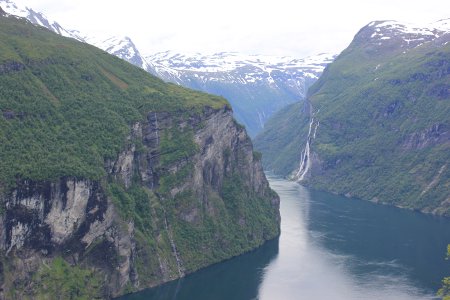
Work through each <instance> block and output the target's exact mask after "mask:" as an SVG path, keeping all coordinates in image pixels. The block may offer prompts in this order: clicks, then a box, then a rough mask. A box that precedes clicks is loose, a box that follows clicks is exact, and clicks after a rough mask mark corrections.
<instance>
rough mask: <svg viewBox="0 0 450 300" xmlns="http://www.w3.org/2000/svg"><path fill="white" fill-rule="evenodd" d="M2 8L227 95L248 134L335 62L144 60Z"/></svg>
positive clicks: (7, 1) (112, 43)
mask: <svg viewBox="0 0 450 300" xmlns="http://www.w3.org/2000/svg"><path fill="white" fill-rule="evenodd" d="M0 7H1V8H2V9H3V10H4V11H5V12H6V13H8V14H10V15H15V16H19V17H23V18H26V19H28V20H29V21H30V22H31V23H33V24H36V25H40V26H44V27H46V28H47V29H49V30H51V31H53V32H55V33H57V34H61V35H63V36H66V37H71V38H74V39H76V40H79V41H81V42H85V43H89V44H91V45H94V46H96V47H98V48H100V49H102V50H104V51H106V52H108V53H110V54H113V55H115V56H117V57H119V58H121V59H124V60H126V61H128V62H130V63H132V64H134V65H136V66H138V67H140V68H143V69H144V70H146V71H147V72H149V73H151V74H153V75H156V76H158V77H160V78H162V79H163V80H165V81H170V82H174V83H177V84H180V85H183V86H186V87H189V88H193V89H197V90H200V91H205V92H209V93H212V94H216V95H221V96H223V97H225V98H227V99H228V100H229V101H230V103H231V105H232V107H233V109H234V112H235V117H236V118H237V119H238V121H239V122H241V123H242V124H244V125H245V126H246V127H247V130H248V132H249V133H250V135H251V136H254V135H256V134H257V133H258V132H259V131H260V130H261V129H262V128H263V127H264V123H265V122H266V120H267V119H268V118H269V117H270V116H271V115H272V114H273V113H274V112H276V111H278V110H279V109H281V108H283V107H284V106H286V105H287V104H289V103H292V102H295V101H299V100H300V99H302V98H304V97H305V95H306V92H307V89H308V87H309V86H310V85H311V84H312V83H314V81H316V80H317V78H318V77H319V76H320V74H321V73H322V71H323V69H324V68H325V66H326V65H327V64H328V63H330V62H331V61H332V60H333V55H329V54H320V55H317V56H314V57H309V58H305V59H296V58H292V57H275V56H262V55H243V54H239V53H225V52H223V53H217V54H213V55H201V54H189V55H187V54H176V53H173V52H170V51H168V52H161V53H156V54H152V55H149V56H147V57H146V58H144V57H143V55H141V52H140V51H139V49H138V48H137V47H136V45H135V44H134V43H133V41H132V40H131V39H130V38H129V37H126V36H125V37H98V36H91V35H89V34H85V33H81V32H79V31H77V30H68V29H65V28H63V27H62V26H61V25H59V24H58V23H57V22H55V21H52V20H50V19H49V18H48V17H46V16H45V15H44V14H43V13H40V12H36V11H34V10H33V9H31V8H28V7H25V6H20V5H17V4H15V3H14V2H13V1H11V0H0Z"/></svg>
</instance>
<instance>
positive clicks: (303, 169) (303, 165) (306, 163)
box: [294, 111, 319, 182]
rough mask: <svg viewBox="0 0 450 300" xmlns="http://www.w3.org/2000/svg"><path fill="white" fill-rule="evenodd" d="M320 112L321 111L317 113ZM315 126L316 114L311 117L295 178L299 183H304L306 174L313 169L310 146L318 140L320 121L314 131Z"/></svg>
mask: <svg viewBox="0 0 450 300" xmlns="http://www.w3.org/2000/svg"><path fill="white" fill-rule="evenodd" d="M317 112H319V111H317ZM313 125H314V114H312V116H311V121H310V122H309V130H308V136H307V138H306V145H305V148H304V149H303V150H302V154H301V156H300V165H299V168H298V171H297V173H296V174H295V176H294V179H295V180H296V181H297V182H300V181H302V180H303V179H305V176H306V174H307V173H308V171H309V169H310V168H311V164H312V162H311V154H310V151H311V150H310V147H311V146H310V145H311V140H313V139H315V138H316V133H317V128H318V127H319V121H317V123H315V125H314V131H313V130H312V128H313ZM311 132H313V134H312V136H311Z"/></svg>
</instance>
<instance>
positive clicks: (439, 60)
mask: <svg viewBox="0 0 450 300" xmlns="http://www.w3.org/2000/svg"><path fill="white" fill-rule="evenodd" d="M372 30H374V29H373V27H370V26H368V27H366V28H364V29H362V30H361V31H360V33H358V35H357V36H356V37H355V39H354V41H353V42H352V44H351V45H350V46H349V47H348V48H347V49H346V50H345V51H343V52H342V53H341V54H340V55H339V56H338V57H337V59H336V60H335V61H334V62H333V63H332V64H330V65H329V66H328V67H327V69H326V70H325V72H324V73H323V75H322V76H321V78H320V79H319V80H318V81H317V82H316V83H315V84H314V85H313V86H312V87H311V88H310V90H309V97H308V103H309V104H310V105H311V106H312V109H311V111H310V112H308V119H309V118H310V117H312V115H313V116H314V120H315V122H316V123H315V124H314V125H315V126H316V125H317V131H316V136H315V138H313V139H312V141H311V157H310V159H313V161H312V169H311V170H310V173H309V175H310V176H309V177H307V178H306V179H307V180H306V183H307V184H309V185H311V186H313V187H315V188H318V189H324V190H328V191H331V192H334V193H339V194H343V195H344V194H347V195H352V196H355V197H359V198H363V199H367V200H372V201H376V202H382V203H388V204H393V205H398V206H402V207H407V208H411V209H418V210H422V211H425V212H433V213H437V214H443V215H449V214H450V203H449V201H450V198H449V194H448V191H449V186H450V165H449V161H450V143H449V136H450V105H449V99H450V94H449V91H450V86H449V84H448V82H449V80H450V66H449V61H450V44H448V42H447V43H444V41H437V40H436V41H433V42H428V43H424V44H422V45H418V46H416V47H413V48H407V47H406V46H404V45H403V44H396V43H397V42H399V41H397V40H395V39H394V38H392V41H391V40H389V39H388V38H386V39H387V40H388V42H385V43H386V46H384V44H383V43H382V42H380V43H378V42H377V41H372V39H371V38H370V37H371V36H373V35H374V33H372ZM443 38H445V37H443ZM389 41H391V42H389ZM401 42H404V41H403V40H401ZM402 45H403V46H402ZM293 114H297V115H300V114H301V108H300V107H299V105H298V104H297V105H291V106H290V107H289V108H286V109H285V110H284V111H283V112H281V113H279V114H278V115H277V116H276V117H275V118H277V119H278V120H292V121H293V118H292V117H291V115H293ZM308 126H309V122H306V121H305V120H304V117H300V119H299V120H298V121H296V122H295V126H294V125H291V124H290V123H289V122H281V123H275V122H274V123H268V125H267V126H266V130H265V132H264V133H263V134H262V135H260V136H259V137H257V139H256V142H255V145H256V148H257V149H258V150H260V151H262V152H263V154H264V156H265V158H264V161H265V164H266V166H269V167H272V166H271V162H272V161H275V160H277V161H290V162H291V164H290V165H288V164H284V167H282V168H278V169H276V170H277V171H279V173H281V174H283V175H289V174H290V173H291V172H293V171H294V170H295V169H296V168H298V166H299V160H300V153H301V151H302V149H303V148H304V147H305V144H306V139H305V138H303V136H305V132H306V134H307V132H308ZM275 133H276V134H275ZM277 135H278V136H277ZM291 136H294V137H295V138H293V137H291ZM298 137H300V138H302V142H300V143H299V142H297V140H296V139H298ZM272 142H273V143H274V145H270V144H271V143H272ZM278 146H280V148H279V149H280V150H279V152H274V151H268V149H274V148H276V147H278ZM290 149H295V150H290ZM279 156H281V157H279Z"/></svg>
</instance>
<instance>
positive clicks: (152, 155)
mask: <svg viewBox="0 0 450 300" xmlns="http://www.w3.org/2000/svg"><path fill="white" fill-rule="evenodd" d="M130 131H131V132H130V135H129V137H128V139H127V146H126V149H124V150H123V151H122V152H121V153H119V154H118V156H117V158H116V159H115V160H114V161H107V162H106V163H105V170H106V173H107V177H105V178H103V179H102V180H98V181H93V180H85V179H81V178H72V177H64V178H59V179H58V180H55V181H31V180H22V181H19V182H18V183H17V185H16V187H15V188H14V189H12V190H9V191H7V192H4V193H3V194H2V195H1V203H2V208H3V209H2V210H3V212H2V214H1V217H0V248H1V252H2V253H3V254H2V265H1V268H0V269H1V271H2V276H1V277H0V279H1V282H0V285H1V288H2V294H1V295H2V298H3V299H7V298H10V297H16V298H19V299H20V298H26V297H33V295H36V294H38V293H39V291H40V290H39V289H40V288H42V287H40V286H39V285H38V284H36V280H35V277H34V276H36V274H39V273H40V272H42V270H43V269H45V268H51V265H52V261H53V260H54V259H55V258H56V257H62V258H63V259H64V260H65V261H66V262H68V263H69V264H70V266H71V267H76V268H82V269H88V270H95V274H97V275H98V278H101V282H102V284H101V287H100V290H99V293H100V294H101V296H102V297H106V298H108V297H112V296H117V295H120V294H122V293H124V291H127V292H129V291H133V290H138V289H142V288H145V287H149V286H154V285H157V284H160V283H162V282H165V281H168V280H172V279H175V278H177V277H180V276H184V274H186V273H189V272H193V271H195V270H196V269H198V268H202V267H205V266H207V265H208V264H211V263H214V262H218V261H220V260H222V259H226V258H229V257H232V256H234V255H238V254H240V253H242V252H245V251H249V250H251V249H253V248H254V247H256V246H258V245H261V244H262V243H263V242H264V241H266V240H268V239H271V238H274V237H275V236H277V235H278V234H279V221H280V217H279V212H278V207H279V200H278V197H277V196H276V194H275V193H273V191H271V190H270V188H269V185H268V182H267V180H266V178H265V176H264V173H263V170H262V167H261V163H260V161H259V157H258V155H255V153H254V152H253V148H252V143H251V141H250V139H249V137H248V136H247V134H246V132H245V129H243V128H242V127H241V126H240V125H238V124H237V123H236V122H235V121H234V119H233V117H232V112H231V110H230V109H229V108H228V107H227V106H225V107H224V108H222V109H218V110H217V109H212V108H209V107H205V108H204V109H203V111H201V112H196V113H186V112H179V113H169V112H150V113H148V115H147V119H146V120H145V121H144V122H138V123H135V124H134V125H133V126H131V130H130ZM172 143H173V144H174V145H176V147H172ZM178 152H179V153H178ZM236 187H238V188H237V189H236ZM239 187H240V188H242V189H241V190H239ZM139 192H140V193H141V194H139ZM240 193H242V194H240ZM137 194H139V195H140V196H136V195H137ZM139 197H141V198H139ZM237 197H240V198H237ZM227 201H228V202H227ZM230 201H231V202H232V203H229V202H230ZM258 213H264V214H265V215H264V216H260V215H258ZM263 219H264V220H269V221H268V222H267V221H266V222H263V221H261V220H263ZM236 230H239V231H236ZM206 233H207V234H206ZM192 245H194V246H192ZM192 247H194V248H192ZM194 257H196V260H194ZM49 266H50V267H49Z"/></svg>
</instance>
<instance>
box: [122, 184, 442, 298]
mask: <svg viewBox="0 0 450 300" xmlns="http://www.w3.org/2000/svg"><path fill="white" fill-rule="evenodd" d="M269 181H270V184H271V186H272V188H273V189H274V190H275V191H276V192H277V193H278V194H279V195H280V198H281V217H282V221H281V236H280V238H279V239H277V240H274V241H270V242H268V243H266V244H265V245H264V246H263V247H261V248H259V249H257V250H256V251H253V252H251V253H248V254H245V255H242V256H239V257H236V258H234V259H231V260H229V261H226V262H223V263H220V264H217V265H214V266H211V267H209V268H206V269H203V270H201V271H199V272H196V273H194V274H191V275H188V276H186V277H185V278H183V279H181V280H177V281H174V282H170V283H168V284H165V285H162V286H160V287H157V288H154V289H149V290H145V291H142V292H140V293H136V294H131V295H127V296H124V297H122V298H120V299H122V300H125V299H126V300H131V299H133V300H137V299H150V300H152V299H158V300H162V299H183V300H184V299H196V300H206V299H208V300H209V299H242V300H246V299H263V300H266V299H269V300H271V299H286V300H289V299H342V300H344V299H345V300H353V299H355V300H356V299H371V300H372V299H383V300H384V299H392V300H394V299H395V300H402V299H405V300H406V299H433V298H435V297H434V294H435V292H436V290H437V289H438V287H439V285H440V280H441V279H442V278H443V277H444V276H448V275H449V273H450V262H449V261H445V260H444V255H445V252H446V246H447V243H450V220H448V219H444V218H437V217H433V216H429V215H424V214H420V213H416V212H412V211H407V210H402V209H398V208H393V207H387V206H380V205H376V204H373V203H370V202H366V201H361V200H356V199H347V198H344V197H340V196H336V195H332V194H328V193H324V192H318V191H311V190H308V189H307V188H304V187H302V186H300V185H298V184H296V183H293V182H290V181H286V180H284V179H280V178H277V177H272V176H270V177H269Z"/></svg>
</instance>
